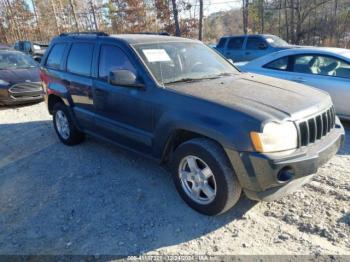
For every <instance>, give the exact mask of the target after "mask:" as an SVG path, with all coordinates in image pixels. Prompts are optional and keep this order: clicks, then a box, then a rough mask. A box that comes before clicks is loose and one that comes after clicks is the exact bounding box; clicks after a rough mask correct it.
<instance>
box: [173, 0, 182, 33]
mask: <svg viewBox="0 0 350 262" xmlns="http://www.w3.org/2000/svg"><path fill="white" fill-rule="evenodd" d="M171 3H172V5H173V15H174V22H175V35H176V36H181V31H180V23H179V11H178V9H177V3H176V0H171Z"/></svg>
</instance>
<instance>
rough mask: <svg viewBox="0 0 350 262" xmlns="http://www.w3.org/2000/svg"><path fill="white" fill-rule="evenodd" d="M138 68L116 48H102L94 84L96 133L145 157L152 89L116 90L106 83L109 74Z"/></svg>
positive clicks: (109, 45)
mask: <svg viewBox="0 0 350 262" xmlns="http://www.w3.org/2000/svg"><path fill="white" fill-rule="evenodd" d="M136 68H137V67H135V66H134V64H133V63H132V62H131V60H130V59H129V57H128V56H127V55H126V53H125V52H124V51H123V50H122V49H121V48H120V47H118V46H117V45H112V44H101V45H100V51H99V58H98V72H97V78H96V79H95V80H94V83H93V104H94V109H95V125H96V127H97V132H98V133H99V134H100V135H102V136H104V137H106V138H108V139H110V140H113V141H115V142H117V143H119V144H122V145H125V146H127V147H131V148H133V149H136V150H138V151H140V152H144V153H147V152H148V151H149V150H150V149H151V145H152V131H153V122H152V120H153V107H152V104H151V103H150V102H149V101H150V100H149V99H148V98H150V96H151V95H152V88H149V87H147V86H145V88H142V89H140V88H137V87H129V86H116V85H112V84H110V83H108V75H109V73H110V72H111V71H112V70H118V69H124V70H130V71H131V72H133V73H134V74H135V75H138V72H137V71H138V70H137V69H136Z"/></svg>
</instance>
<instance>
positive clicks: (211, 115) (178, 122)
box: [153, 91, 261, 158]
mask: <svg viewBox="0 0 350 262" xmlns="http://www.w3.org/2000/svg"><path fill="white" fill-rule="evenodd" d="M161 92H163V91H161ZM165 92H166V91H165ZM168 95H169V97H168V99H169V101H171V102H170V103H164V104H165V105H163V103H162V105H159V107H158V108H157V109H156V110H155V129H154V138H155V139H154V143H153V151H154V154H155V156H156V157H157V158H161V156H162V155H163V153H164V152H163V151H164V149H165V148H166V145H167V142H168V141H169V139H171V138H172V136H173V135H174V134H175V133H176V132H177V131H179V130H185V131H190V132H194V133H196V134H199V135H201V136H205V137H208V138H211V139H213V140H215V141H217V142H218V143H220V144H221V145H222V146H223V147H224V148H230V149H232V150H238V151H253V148H252V144H251V140H250V136H249V133H250V131H259V130H260V125H261V123H260V121H259V120H256V119H254V118H251V117H249V116H247V115H245V114H243V113H241V112H239V111H235V110H233V109H229V108H225V107H224V106H221V105H216V104H214V103H210V102H207V101H203V100H200V99H198V100H197V99H195V98H192V97H187V96H181V95H178V94H175V93H172V92H169V94H168ZM160 97H161V95H160V96H159V97H158V98H159V99H160V100H162V101H167V99H166V98H163V99H161V98H160ZM170 97H171V98H170ZM178 99H180V100H179V102H180V103H179V104H178V103H177V101H178Z"/></svg>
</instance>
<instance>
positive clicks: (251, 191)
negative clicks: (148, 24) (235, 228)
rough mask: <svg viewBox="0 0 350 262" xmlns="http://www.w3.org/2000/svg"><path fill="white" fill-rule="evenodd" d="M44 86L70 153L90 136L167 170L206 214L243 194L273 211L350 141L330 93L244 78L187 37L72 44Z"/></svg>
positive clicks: (60, 41) (49, 66)
mask: <svg viewBox="0 0 350 262" xmlns="http://www.w3.org/2000/svg"><path fill="white" fill-rule="evenodd" d="M41 79H42V81H43V84H44V88H45V89H46V101H47V104H48V111H49V112H50V114H52V115H53V124H54V128H55V131H56V133H57V135H58V137H59V139H60V140H61V141H62V143H64V144H66V145H75V144H78V143H81V142H82V141H83V139H84V135H85V134H90V135H93V136H96V137H99V138H103V139H105V140H108V141H111V142H113V143H116V144H118V145H121V146H123V147H124V148H128V149H131V150H133V151H136V152H139V153H141V154H143V155H145V156H148V157H150V158H152V159H154V160H156V161H158V162H159V163H169V164H170V166H171V170H172V174H173V179H174V183H175V186H176V188H177V190H178V192H179V194H180V195H181V197H182V198H183V199H184V201H186V203H188V204H189V205H190V206H191V207H192V208H194V209H195V210H197V211H199V212H201V213H204V214H208V215H215V214H219V213H222V212H225V211H227V210H228V209H230V208H231V207H232V206H234V205H235V203H236V202H237V201H238V199H239V197H240V194H241V191H242V190H244V192H245V193H246V195H247V196H248V197H250V198H252V199H255V200H267V201H271V200H273V199H277V198H279V197H281V196H283V195H284V194H287V193H288V192H290V191H293V190H295V189H296V188H299V187H300V186H301V185H302V184H303V183H305V182H306V181H308V180H309V179H310V178H311V177H312V174H314V173H316V172H317V170H318V168H319V167H320V166H321V165H323V164H324V163H325V162H327V161H328V160H329V159H330V158H331V157H332V156H333V155H334V154H335V153H336V152H337V150H338V149H339V147H340V146H341V144H342V143H343V139H344V129H343V127H342V125H341V123H340V122H339V119H338V118H337V117H336V116H335V114H334V109H333V105H332V101H331V98H330V97H329V95H328V94H326V93H324V92H320V91H318V90H316V89H313V88H308V87H306V86H303V85H301V84H296V83H293V82H288V81H283V80H276V79H274V78H269V77H264V76H258V75H256V76H251V75H248V74H242V73H240V72H239V71H238V70H237V69H236V68H235V67H234V66H233V65H232V64H231V63H229V62H228V61H227V60H226V59H224V58H222V57H221V56H220V55H218V53H217V52H215V51H213V50H212V49H211V48H209V47H207V46H206V45H204V44H203V43H202V42H200V41H195V40H190V39H185V38H180V37H171V36H158V35H135V34H132V35H111V36H109V35H107V34H105V33H94V34H88V33H85V34H83V33H79V34H63V35H61V36H59V37H56V38H55V39H53V40H52V42H51V44H50V47H49V50H48V52H46V54H45V56H44V57H43V59H42V62H41ZM311 120H314V121H315V123H317V125H316V126H315V127H314V128H313V129H311V127H310V129H308V128H307V127H308V125H309V123H310V121H311ZM125 175H127V174H125ZM159 186H161V185H159ZM155 209H156V207H155Z"/></svg>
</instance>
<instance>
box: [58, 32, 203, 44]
mask: <svg viewBox="0 0 350 262" xmlns="http://www.w3.org/2000/svg"><path fill="white" fill-rule="evenodd" d="M65 37H67V38H75V39H86V38H109V39H111V38H115V39H118V40H122V41H124V42H126V43H128V44H131V45H132V44H141V43H159V42H194V41H198V40H191V39H187V38H181V37H174V36H167V35H161V34H156V33H154V34H152V33H140V34H117V35H108V34H106V33H104V32H72V33H62V34H60V35H59V36H58V37H56V38H55V39H62V38H65Z"/></svg>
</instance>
